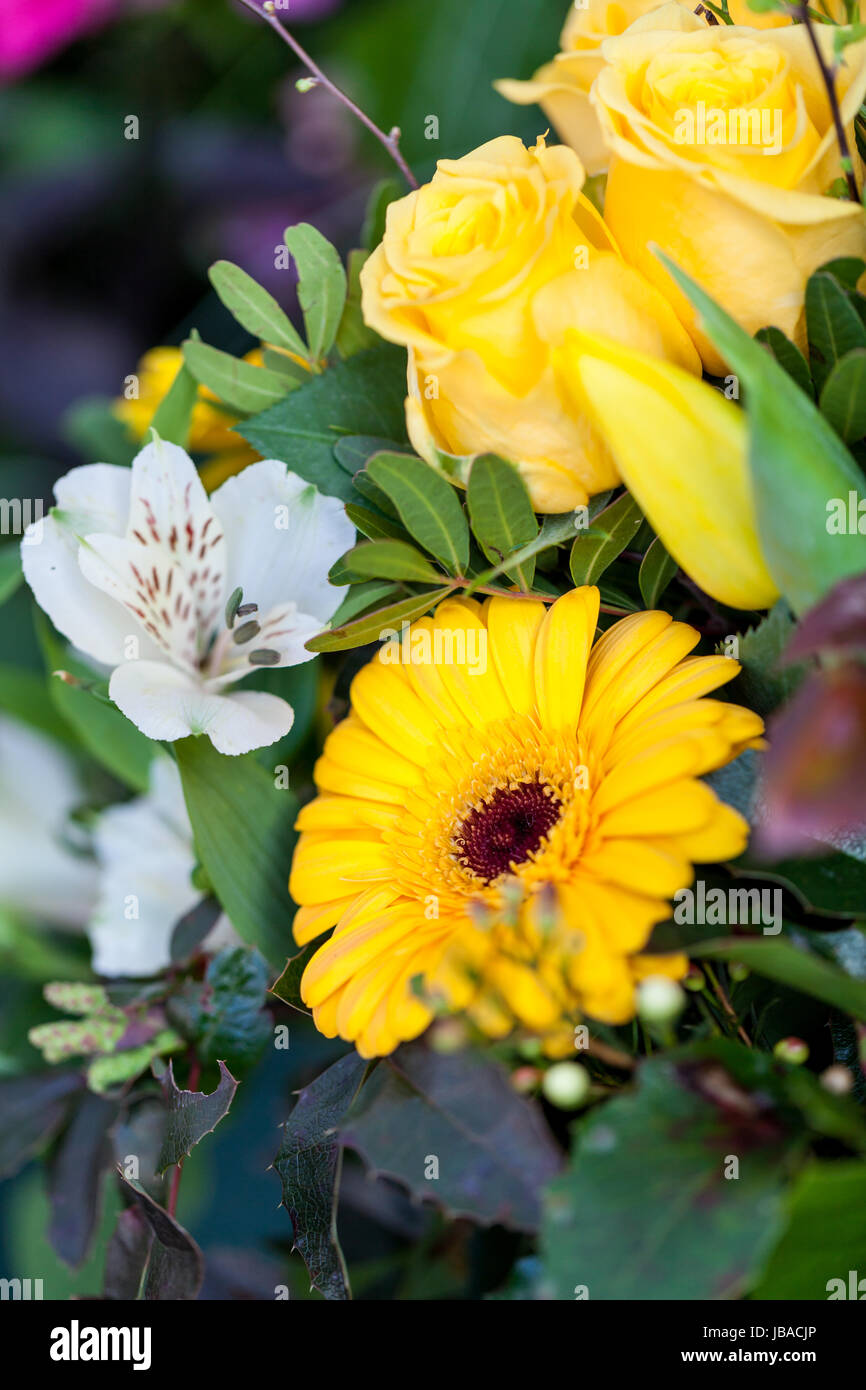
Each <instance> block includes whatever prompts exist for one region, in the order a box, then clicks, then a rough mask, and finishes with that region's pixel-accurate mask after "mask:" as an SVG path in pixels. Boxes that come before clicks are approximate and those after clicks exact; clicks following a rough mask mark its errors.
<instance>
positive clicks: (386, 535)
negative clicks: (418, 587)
mask: <svg viewBox="0 0 866 1390" xmlns="http://www.w3.org/2000/svg"><path fill="white" fill-rule="evenodd" d="M346 516H347V517H348V518H349V520H350V521H351V523H352V525H353V526H354V527H355V529H356V531H360V532H361V535H362V536H366V537H367V539H368V540H370V541H381V540H388V539H394V540H400V539H401V538H402V537H403V536H404V535H405V534H406V533H405V531H404V530H403V527H402V526H397V525H395V523H394V522H393V521H390V520H389V518H388V517H387V516H382V515H381V514H380V513H379V512H372V511H370V509H369V507H357V506H355V505H354V504H353V503H352V502H347V503H346ZM437 578H438V576H437Z"/></svg>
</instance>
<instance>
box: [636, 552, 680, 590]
mask: <svg viewBox="0 0 866 1390" xmlns="http://www.w3.org/2000/svg"><path fill="white" fill-rule="evenodd" d="M677 568H678V566H677V562H676V560H673V559H671V557H670V555H669V554H668V552H667V551H666V550H665V548H664V546H663V545H662V543H661V541H660V540H659V538H658V536H656V538H655V540H654V541H653V542H652V544H651V545H650V547H649V549H648V550H647V552H646V554H645V555H644V557H643V560H642V561H641V567H640V569H639V570H638V576H637V582H638V585H639V587H640V592H641V598H642V599H643V601H644V603H645V604H646V606H647V608H655V607H656V606H657V604H658V601H659V599H660V598H661V596H662V594H663V593H664V591H665V589H666V588H667V587H668V585H669V584H670V582H671V580H672V579H673V577H674V575H675V574H676V572H677Z"/></svg>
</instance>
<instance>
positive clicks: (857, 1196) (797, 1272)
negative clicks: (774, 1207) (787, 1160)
mask: <svg viewBox="0 0 866 1390" xmlns="http://www.w3.org/2000/svg"><path fill="white" fill-rule="evenodd" d="M864 1209H866V1165H864V1164H863V1163H862V1162H857V1161H852V1160H839V1159H836V1160H834V1161H833V1162H821V1161H820V1160H813V1161H812V1162H811V1163H810V1164H809V1165H808V1166H807V1167H806V1168H804V1169H803V1171H802V1173H800V1174H799V1176H798V1177H797V1179H796V1181H795V1183H794V1184H793V1186H792V1188H791V1191H790V1194H789V1195H788V1198H787V1201H786V1220H787V1224H786V1227H785V1230H784V1233H783V1234H782V1237H781V1239H780V1241H779V1243H778V1245H777V1246H776V1248H775V1249H774V1250H773V1252H772V1254H771V1256H770V1258H769V1260H768V1262H767V1266H766V1268H765V1270H764V1272H763V1275H762V1277H761V1279H760V1281H759V1283H758V1284H757V1287H756V1288H754V1289H753V1291H752V1298H756V1299H768V1298H769V1299H784V1300H788V1299H821V1300H822V1301H824V1300H826V1299H827V1298H832V1297H833V1296H834V1295H835V1297H836V1298H839V1297H844V1298H856V1299H858V1300H859V1299H862V1297H863V1294H862V1292H861V1290H860V1288H859V1279H860V1277H862V1276H863V1273H864V1271H866V1222H864V1221H863V1220H862V1213H863V1211H864ZM850 1270H855V1271H857V1272H856V1274H855V1276H854V1286H855V1287H854V1289H853V1291H852V1289H851V1287H850V1278H849V1271H850ZM831 1280H837V1281H838V1280H841V1281H842V1288H843V1289H844V1292H842V1291H841V1290H840V1288H839V1285H838V1283H835V1284H831Z"/></svg>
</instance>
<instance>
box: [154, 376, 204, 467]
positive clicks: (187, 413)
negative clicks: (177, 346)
mask: <svg viewBox="0 0 866 1390" xmlns="http://www.w3.org/2000/svg"><path fill="white" fill-rule="evenodd" d="M197 400H198V382H197V381H196V379H195V377H194V376H193V374H192V372H191V371H190V370H189V368H188V367H187V366H186V364H185V363H184V365H183V366H182V367H181V369H180V371H179V372H178V374H177V376H176V377H175V379H174V381H173V382H172V383H171V386H170V387H169V389H168V392H167V394H166V395H165V396H164V397H163V399H162V400H161V401H160V403H159V405H158V406H157V408H156V412H155V414H154V416H153V419H152V420H151V422H150V425H149V427H148V428H149V429H152V430H156V433H157V434H158V435H159V437H160V439H165V440H166V441H167V442H168V443H169V444H177V445H179V446H180V448H181V449H185V448H186V446H187V441H188V439H189V426H190V421H191V419H192V412H193V410H194V408H195V404H196V401H197Z"/></svg>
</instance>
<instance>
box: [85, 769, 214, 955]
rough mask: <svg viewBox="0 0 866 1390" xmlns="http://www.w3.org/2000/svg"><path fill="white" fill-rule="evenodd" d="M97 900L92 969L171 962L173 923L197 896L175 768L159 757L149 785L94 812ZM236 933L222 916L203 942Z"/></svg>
mask: <svg viewBox="0 0 866 1390" xmlns="http://www.w3.org/2000/svg"><path fill="white" fill-rule="evenodd" d="M93 843H94V848H95V850H96V858H97V861H98V864H99V900H98V902H97V905H96V911H95V912H94V914H93V916H92V917H91V920H90V923H89V925H88V928H87V934H88V936H89V937H90V944H91V946H92V947H93V968H94V970H95V971H96V973H97V975H106V976H112V977H113V976H117V975H126V976H131V977H134V978H139V977H142V976H148V975H156V974H158V973H159V971H160V970H164V969H165V968H166V966H168V965H170V964H171V937H172V932H173V931H174V928H175V926H176V925H177V923H178V921H179V920H180V918H181V917H183V916H184V915H185V914H186V913H187V912H189V911H190V909H191V908H193V907H195V905H196V903H197V902H199V901H200V899H201V896H202V894H201V889H199V888H196V887H194V885H193V882H192V872H193V869H194V868H195V862H196V861H195V853H194V851H193V839H192V828H191V826H190V823H189V816H188V815H187V810H186V805H185V803H184V799H183V790H182V788H181V783H180V777H179V775H178V771H177V768H176V767H175V765H174V763H173V762H171V760H170V759H169V758H166V757H162V756H157V757H155V758H154V760H153V764H152V766H151V773H150V790H149V791H148V792H147V794H146V795H145V796H138V797H135V798H134V800H132V801H127V802H125V803H123V804H122V805H119V806H111V807H109V809H108V810H107V811H103V813H102V814H101V816H100V817H99V819H98V821H97V823H96V827H95V829H94V833H93ZM239 944H240V941H239V938H238V937H237V935H236V934H235V931H234V928H233V927H232V926H231V924H230V923H229V920H228V918H227V917H225V916H224V915H223V916H221V917H220V918H219V919H218V920H217V922H216V923H215V924H214V926H213V927H212V928H211V931H210V932H209V933H208V935H207V937H206V939H205V942H204V946H205V949H206V950H208V951H218V950H220V949H221V948H222V947H223V946H229V945H232V946H237V945H239Z"/></svg>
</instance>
